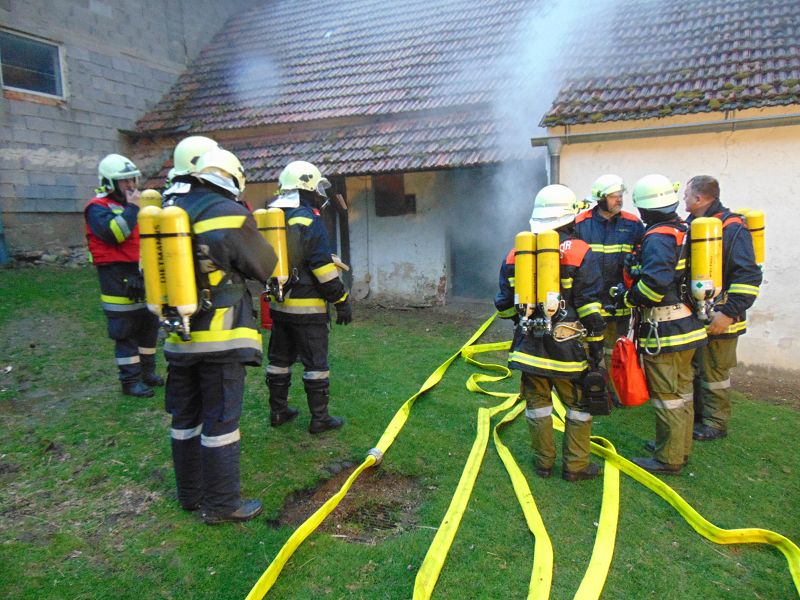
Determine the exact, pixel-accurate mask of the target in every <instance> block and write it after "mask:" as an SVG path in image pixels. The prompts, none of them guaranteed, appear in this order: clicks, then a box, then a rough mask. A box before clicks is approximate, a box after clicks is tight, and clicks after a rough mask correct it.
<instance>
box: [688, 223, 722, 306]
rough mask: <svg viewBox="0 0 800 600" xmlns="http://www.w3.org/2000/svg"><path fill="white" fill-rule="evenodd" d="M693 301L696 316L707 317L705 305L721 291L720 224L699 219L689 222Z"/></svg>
mask: <svg viewBox="0 0 800 600" xmlns="http://www.w3.org/2000/svg"><path fill="white" fill-rule="evenodd" d="M691 240H692V257H691V260H692V275H691V289H692V298H694V299H695V301H696V302H697V304H698V309H697V316H698V317H701V318H706V317H707V303H709V302H710V301H711V300H712V299H714V298H715V297H716V296H717V294H719V293H720V292H721V291H722V221H720V220H719V219H717V218H716V217H699V218H697V219H695V220H694V221H692V230H691Z"/></svg>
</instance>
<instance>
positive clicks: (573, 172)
mask: <svg viewBox="0 0 800 600" xmlns="http://www.w3.org/2000/svg"><path fill="white" fill-rule="evenodd" d="M774 113H775V111H771V113H770V114H774ZM743 114H744V113H741V114H740V115H739V116H742V115H743ZM763 114H767V112H766V111H750V112H749V113H748V115H763ZM708 118H709V120H710V119H719V118H720V115H719V114H715V115H711V116H710V117H708ZM675 122H686V119H683V120H681V119H674V120H658V121H649V122H643V121H638V122H636V123H635V124H633V125H631V127H632V128H641V127H648V126H662V125H665V124H671V123H675ZM614 125H615V127H614V128H616V129H622V128H623V126H620V124H619V123H616V124H614ZM607 128H611V127H607ZM597 129H598V128H595V129H594V130H595V131H596V130H597ZM584 131H589V129H588V128H587V129H578V128H573V130H572V133H579V132H584ZM550 133H551V135H559V134H560V133H561V132H559V131H558V130H552V131H551V132H550ZM603 173H617V174H619V175H621V176H622V177H623V178H624V179H625V181H626V184H627V186H628V188H629V190H630V189H632V188H633V185H634V183H635V182H636V180H637V179H638V178H639V177H642V176H643V175H646V174H648V173H661V174H663V175H666V176H667V177H669V178H670V179H672V180H674V181H680V182H681V183H682V184H683V183H685V182H686V181H687V180H688V179H689V178H690V177H692V176H693V175H699V174H706V175H712V176H714V177H716V178H717V179H718V180H719V182H720V187H721V199H722V202H723V204H725V205H726V206H728V207H730V208H738V207H745V206H747V207H750V208H758V209H761V210H764V211H765V213H766V264H765V269H764V283H763V285H762V287H761V295H760V296H759V298H758V299H757V300H756V303H755V305H754V306H753V308H752V309H751V310H750V311H749V312H748V321H749V327H748V332H747V334H746V335H745V336H743V337H742V338H741V339H740V342H739V347H738V348H739V351H738V356H739V361H740V362H742V363H745V364H749V365H763V366H769V367H776V368H785V369H798V368H800V320H798V319H797V315H796V309H795V305H796V303H797V301H798V300H797V299H798V296H797V294H798V292H800V267H799V266H800V243H798V240H800V219H798V218H797V214H798V204H800V127H794V126H792V127H775V128H768V129H753V130H742V131H734V132H726V133H709V134H696V135H687V136H671V137H654V138H650V139H643V140H621V141H609V142H599V143H586V144H566V145H564V147H563V149H562V152H561V183H563V184H565V185H567V186H569V187H571V188H572V189H573V190H574V191H575V192H576V193H577V194H578V196H584V195H587V194H588V193H589V190H590V188H591V185H592V182H593V181H594V180H595V178H596V177H597V176H599V175H601V174H603ZM679 196H680V197H681V198H683V192H682V191H680V192H679ZM625 204H626V206H625V208H626V209H627V210H631V211H632V212H634V213H636V210H635V209H634V208H633V206H632V201H631V198H630V193H628V194H626V198H625ZM680 212H681V214H682V215H684V216H685V215H686V211H685V210H684V208H683V203H681V210H680Z"/></svg>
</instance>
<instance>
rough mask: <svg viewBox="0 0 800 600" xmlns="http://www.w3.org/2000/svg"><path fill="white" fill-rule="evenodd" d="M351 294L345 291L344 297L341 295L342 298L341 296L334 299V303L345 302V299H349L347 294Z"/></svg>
mask: <svg viewBox="0 0 800 600" xmlns="http://www.w3.org/2000/svg"><path fill="white" fill-rule="evenodd" d="M349 295H350V294H348V293H347V292H345V293H344V294H342V297H341V298H339V299H338V300H334V302H333V303H334V304H339V303H340V302H344V301H345V300H347V296H349Z"/></svg>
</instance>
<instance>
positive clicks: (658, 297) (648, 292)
mask: <svg viewBox="0 0 800 600" xmlns="http://www.w3.org/2000/svg"><path fill="white" fill-rule="evenodd" d="M636 285H637V286H639V291H640V292H641V293H642V295H644V296H646V297H647V298H650V300H652V301H653V302H661V301H662V300H663V299H664V294H659V293H657V292H655V291H653V290H652V289H650V288H649V287H647V285H646V284H645V283H644V282H643V281H640V282H639V283H637V284H636Z"/></svg>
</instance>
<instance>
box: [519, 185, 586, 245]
mask: <svg viewBox="0 0 800 600" xmlns="http://www.w3.org/2000/svg"><path fill="white" fill-rule="evenodd" d="M581 208H585V204H584V203H583V202H579V201H578V199H577V198H576V197H575V193H574V192H573V191H572V190H571V189H569V188H568V187H567V186H565V185H561V184H558V183H556V184H553V185H548V186H545V187H543V188H542V189H541V190H539V193H538V194H536V198H535V199H534V200H533V212H532V213H531V221H530V223H531V232H533V233H541V232H542V231H545V230H547V229H558V228H559V227H562V226H563V225H567V224H568V223H572V221H574V220H575V216H576V215H577V214H578V211H579V210H580V209H581Z"/></svg>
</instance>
